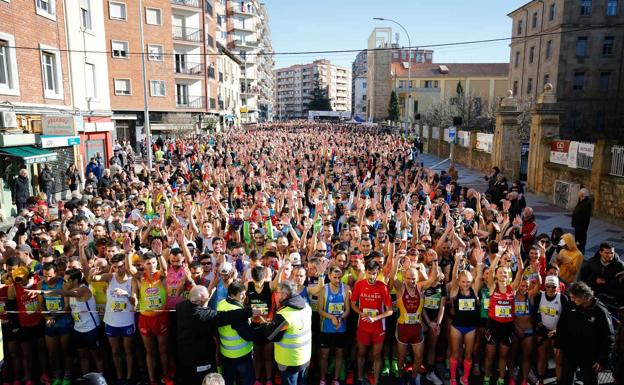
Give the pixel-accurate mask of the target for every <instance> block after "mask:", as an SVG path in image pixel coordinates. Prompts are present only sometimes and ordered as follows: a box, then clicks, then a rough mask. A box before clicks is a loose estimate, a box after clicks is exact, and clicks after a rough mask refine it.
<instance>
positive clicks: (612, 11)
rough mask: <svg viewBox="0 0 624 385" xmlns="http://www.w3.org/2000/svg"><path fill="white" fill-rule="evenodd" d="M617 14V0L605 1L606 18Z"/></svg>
mask: <svg viewBox="0 0 624 385" xmlns="http://www.w3.org/2000/svg"><path fill="white" fill-rule="evenodd" d="M617 13H618V0H608V1H607V16H617Z"/></svg>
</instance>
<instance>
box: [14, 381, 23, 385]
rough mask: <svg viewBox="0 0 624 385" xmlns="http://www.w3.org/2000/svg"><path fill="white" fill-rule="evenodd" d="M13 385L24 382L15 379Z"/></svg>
mask: <svg viewBox="0 0 624 385" xmlns="http://www.w3.org/2000/svg"><path fill="white" fill-rule="evenodd" d="M13 385H22V382H21V381H20V380H15V381H13Z"/></svg>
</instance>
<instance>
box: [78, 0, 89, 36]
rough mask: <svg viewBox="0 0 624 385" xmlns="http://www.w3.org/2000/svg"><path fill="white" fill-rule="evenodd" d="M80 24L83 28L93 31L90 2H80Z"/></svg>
mask: <svg viewBox="0 0 624 385" xmlns="http://www.w3.org/2000/svg"><path fill="white" fill-rule="evenodd" d="M80 23H81V25H82V28H84V29H86V30H88V31H90V30H91V3H90V0H80Z"/></svg>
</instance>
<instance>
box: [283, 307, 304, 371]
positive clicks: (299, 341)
mask: <svg viewBox="0 0 624 385" xmlns="http://www.w3.org/2000/svg"><path fill="white" fill-rule="evenodd" d="M277 314H281V315H282V317H284V319H285V320H286V322H288V329H287V330H286V332H285V333H284V336H283V337H282V339H281V340H280V341H276V342H275V361H276V362H277V363H278V364H280V365H284V366H300V365H303V364H305V363H307V362H309V361H310V358H311V356H312V309H311V308H310V306H308V305H306V307H305V308H303V309H301V310H299V309H294V308H292V307H285V308H282V309H280V310H278V311H277Z"/></svg>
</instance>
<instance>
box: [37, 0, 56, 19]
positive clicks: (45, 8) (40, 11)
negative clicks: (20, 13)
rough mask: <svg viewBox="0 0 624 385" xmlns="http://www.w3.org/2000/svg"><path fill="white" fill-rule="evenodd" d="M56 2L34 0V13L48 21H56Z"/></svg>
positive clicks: (52, 0) (51, 0) (53, 0)
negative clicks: (48, 19)
mask: <svg viewBox="0 0 624 385" xmlns="http://www.w3.org/2000/svg"><path fill="white" fill-rule="evenodd" d="M55 1H56V0H35V11H36V12H37V15H40V16H44V17H47V18H50V19H56V6H55V3H54V2H55Z"/></svg>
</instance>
